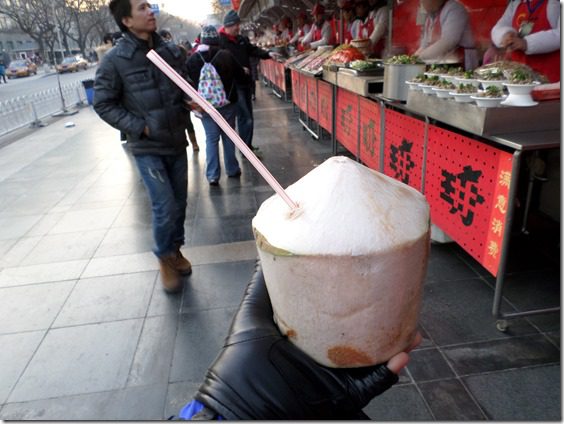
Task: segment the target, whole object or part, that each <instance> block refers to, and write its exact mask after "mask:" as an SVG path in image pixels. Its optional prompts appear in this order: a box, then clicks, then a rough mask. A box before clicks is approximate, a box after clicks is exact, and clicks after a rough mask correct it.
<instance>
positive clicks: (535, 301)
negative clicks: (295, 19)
mask: <svg viewBox="0 0 564 424" xmlns="http://www.w3.org/2000/svg"><path fill="white" fill-rule="evenodd" d="M255 108H256V109H255V114H256V130H255V139H256V144H257V145H258V146H260V147H261V149H262V150H263V152H264V163H265V164H266V165H267V166H268V168H269V169H270V170H271V172H272V173H273V174H274V175H275V176H276V177H277V178H278V179H279V180H280V182H281V184H282V185H283V186H286V185H288V184H290V183H292V182H294V181H295V180H296V179H298V178H299V177H301V176H302V175H304V174H305V173H307V172H308V171H309V170H311V169H312V168H313V167H314V166H315V165H317V164H319V163H321V162H322V161H323V160H324V159H326V158H327V157H329V156H330V155H331V150H332V149H331V145H330V142H329V141H328V140H324V141H315V140H313V139H312V138H311V137H310V136H309V134H308V133H307V132H305V131H303V130H302V128H301V126H300V124H299V123H298V120H297V116H296V114H295V113H294V112H293V110H292V107H291V105H289V104H288V103H284V102H283V101H281V100H279V99H278V98H276V97H274V96H273V95H272V94H270V92H269V90H267V89H266V88H264V87H261V88H260V90H259V96H258V99H257V101H256V104H255ZM68 121H72V122H74V123H75V126H74V127H70V128H65V126H64V124H65V123H66V122H68ZM196 125H197V129H198V138H199V140H201V141H200V144H201V145H202V146H203V145H204V144H205V143H204V141H203V140H204V137H203V132H202V129H201V126H200V125H199V124H196ZM188 151H189V205H188V210H187V220H186V234H187V243H186V246H185V247H184V248H183V251H184V253H185V254H186V256H188V257H189V258H190V259H191V260H192V262H193V263H194V273H193V275H192V276H191V277H190V278H189V280H188V284H187V285H186V287H185V289H184V292H183V293H182V294H181V295H177V296H167V295H165V294H164V293H163V291H162V290H161V288H160V286H159V282H158V271H157V266H156V265H157V264H156V260H155V259H154V257H153V256H152V253H151V231H150V209H149V207H148V203H147V197H146V195H145V192H144V190H143V187H142V185H141V182H140V179H139V177H138V176H137V173H136V170H135V167H134V164H133V163H132V160H131V158H130V157H129V156H128V154H127V153H126V151H125V150H124V149H123V148H122V146H121V145H120V142H119V135H118V133H117V131H115V130H114V129H112V128H110V127H108V126H107V125H105V124H104V123H103V122H101V121H100V120H99V119H98V118H97V116H96V115H95V113H94V112H93V111H92V110H91V109H90V108H83V109H81V110H80V113H79V114H77V115H75V116H72V117H68V118H65V119H62V120H59V121H56V122H53V123H51V125H49V126H48V127H46V128H42V129H40V130H37V131H34V132H28V133H27V134H25V136H22V137H21V138H19V139H18V140H17V141H15V142H13V143H11V144H9V145H6V146H5V147H3V148H2V149H0V258H1V259H0V419H4V420H12V419H15V420H34V419H35V420H107V419H111V420H161V419H166V418H167V417H169V416H170V415H175V414H177V413H178V411H179V408H180V407H181V406H183V405H184V404H185V403H186V402H187V401H188V400H189V399H190V397H191V394H192V393H193V392H194V391H195V389H196V388H197V386H198V384H199V383H200V381H201V380H202V376H203V374H204V372H205V370H206V368H207V366H208V365H209V363H210V362H211V361H212V360H213V358H214V356H215V354H216V352H217V350H218V348H219V347H220V345H221V343H222V341H223V338H224V336H225V334H226V331H227V328H228V326H229V323H230V320H231V317H232V314H233V313H234V311H235V310H236V308H237V305H238V303H239V301H240V299H241V296H242V293H243V290H244V288H245V286H246V284H247V282H248V281H249V279H250V277H251V273H252V270H253V266H254V261H255V258H256V250H255V246H254V242H253V237H252V233H251V227H250V221H251V218H252V217H253V216H254V214H255V213H256V210H257V208H258V206H259V205H260V204H261V202H262V201H263V200H264V199H266V198H267V197H269V196H270V195H271V194H272V191H271V190H270V188H269V187H268V186H267V185H266V183H265V182H264V181H263V180H262V179H261V177H259V176H258V174H257V173H256V172H255V171H254V170H252V169H251V168H250V165H249V163H248V162H246V161H244V160H242V161H241V162H242V165H243V175H242V177H241V180H240V181H238V180H232V179H229V180H227V179H226V178H225V177H222V179H221V181H220V186H219V188H211V189H210V187H209V186H208V184H207V183H206V181H205V178H204V177H203V171H204V158H205V153H204V151H203V150H202V152H200V153H199V155H194V154H192V152H191V149H190V148H189V150H188ZM541 227H542V226H540V227H539V228H541ZM532 230H533V231H531V234H532V235H531V236H529V237H525V236H516V237H514V240H515V247H514V248H513V249H512V252H513V253H512V254H511V257H510V268H509V270H510V273H509V276H508V279H507V287H508V288H507V290H506V292H505V298H504V303H503V308H504V310H512V309H516V310H521V309H523V308H526V309H529V308H530V307H543V306H555V305H559V304H560V254H559V244H558V242H551V243H552V244H551V243H548V244H547V242H546V240H545V239H543V238H542V237H540V236H542V234H540V233H542V232H541V231H540V230H539V234H540V236H539V237H538V238H539V239H540V240H541V241H542V243H543V244H542V245H541V246H542V248H536V247H535V246H537V245H536V244H535V243H536V235H535V234H536V233H535V231H534V228H532ZM521 247H524V248H526V249H521ZM493 284H494V280H493V278H492V277H491V276H490V275H489V274H488V273H487V272H486V271H485V270H484V269H483V268H482V267H481V266H480V265H479V264H477V263H476V262H475V261H474V260H473V259H472V258H471V257H470V256H469V255H467V254H466V253H465V252H464V251H463V250H462V249H461V248H459V247H458V246H456V245H455V244H443V245H439V244H433V246H432V249H431V257H430V264H429V271H428V276H427V280H426V283H425V295H424V301H423V310H422V314H421V320H420V321H421V330H422V333H423V334H424V336H425V338H424V342H423V343H422V345H421V346H420V347H419V348H418V349H417V350H416V351H414V352H413V353H412V361H411V363H410V365H409V367H408V368H407V370H406V371H404V372H403V373H402V375H401V378H400V381H399V383H398V384H397V385H396V386H394V387H393V388H392V389H390V390H389V391H388V392H386V393H384V394H383V395H381V396H380V397H378V398H376V399H374V400H373V401H372V402H371V403H370V404H369V405H368V407H367V408H366V409H365V412H366V413H367V414H368V415H369V416H371V417H372V418H373V419H375V420H385V421H392V420H401V421H418V420H424V421H427V420H439V421H454V420H472V421H475V420H511V421H517V420H526V421H532V420H543V421H546V420H561V417H562V415H561V371H560V315H559V314H554V315H544V316H539V317H536V318H529V319H522V320H519V321H515V322H512V323H511V326H510V328H509V331H507V332H506V333H501V332H499V331H497V330H496V328H495V322H494V320H493V318H492V316H491V307H492V302H493Z"/></svg>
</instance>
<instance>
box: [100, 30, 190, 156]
mask: <svg viewBox="0 0 564 424" xmlns="http://www.w3.org/2000/svg"><path fill="white" fill-rule="evenodd" d="M153 46H154V49H155V51H156V52H157V53H158V54H159V55H160V56H162V57H163V59H164V60H165V61H166V62H167V63H168V64H170V65H171V66H172V67H173V68H174V69H175V70H176V71H177V72H179V73H181V74H182V75H185V67H184V64H183V62H182V56H181V54H180V50H179V49H178V48H177V47H176V46H174V45H173V44H171V43H166V42H164V41H163V40H162V38H161V37H160V36H159V35H158V34H153ZM149 50H150V49H149V44H148V43H147V42H146V41H143V40H140V39H138V38H137V37H135V36H133V35H132V34H131V33H129V32H126V33H125V34H124V36H123V39H122V40H120V41H119V43H118V44H117V45H116V46H115V47H114V48H113V49H112V50H110V51H109V52H108V53H107V54H106V55H105V56H104V58H103V60H102V63H101V64H100V66H99V67H98V70H97V71H96V80H95V82H94V110H95V111H96V113H98V115H100V117H101V118H102V119H103V120H104V121H106V122H107V123H108V124H110V125H111V126H113V127H115V128H117V129H119V130H120V131H122V132H124V133H126V134H127V145H128V147H129V149H130V150H131V152H132V153H133V154H155V155H171V154H178V153H181V152H182V151H183V150H184V149H186V146H187V145H188V143H187V141H186V132H185V129H186V121H187V119H188V111H187V110H186V109H185V108H184V101H183V98H184V93H183V92H182V90H181V89H180V88H178V86H176V85H175V84H174V83H173V82H172V81H171V80H170V79H169V78H168V77H167V76H166V75H165V74H164V73H163V72H162V71H161V70H159V69H158V68H157V67H156V66H155V65H153V63H152V62H151V61H150V60H149V59H148V58H147V57H146V54H147V53H148V52H149ZM145 126H147V127H148V128H149V136H148V137H147V136H145V135H144V134H143V130H144V128H145Z"/></svg>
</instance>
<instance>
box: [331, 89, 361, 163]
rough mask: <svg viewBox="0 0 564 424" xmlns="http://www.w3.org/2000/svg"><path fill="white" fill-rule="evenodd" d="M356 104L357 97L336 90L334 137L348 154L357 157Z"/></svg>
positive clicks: (345, 91)
mask: <svg viewBox="0 0 564 424" xmlns="http://www.w3.org/2000/svg"><path fill="white" fill-rule="evenodd" d="M358 102H359V96H357V95H356V94H354V93H351V92H350V91H347V90H344V89H342V88H338V90H337V108H336V110H335V120H336V129H335V135H336V137H337V140H338V141H339V143H341V144H342V145H343V146H345V147H346V148H347V150H348V151H349V152H351V153H352V154H354V155H355V156H356V155H358V119H359V118H358Z"/></svg>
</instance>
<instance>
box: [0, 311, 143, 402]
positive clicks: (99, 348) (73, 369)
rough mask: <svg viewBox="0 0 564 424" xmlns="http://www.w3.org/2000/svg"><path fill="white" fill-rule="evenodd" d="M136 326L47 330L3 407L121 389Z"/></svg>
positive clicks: (134, 322) (131, 323)
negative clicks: (6, 404)
mask: <svg viewBox="0 0 564 424" xmlns="http://www.w3.org/2000/svg"><path fill="white" fill-rule="evenodd" d="M142 325H143V320H141V319H137V320H127V321H117V322H110V323H103V324H93V325H82V326H76V327H67V328H58V329H54V330H50V331H49V332H48V333H47V335H46V337H45V339H44V340H43V342H42V343H41V346H40V347H39V349H38V351H37V352H36V354H35V356H34V357H33V359H32V360H31V362H30V363H29V366H28V367H27V369H26V370H25V372H24V374H23V375H22V377H21V379H20V381H19V382H18V384H17V385H16V387H15V388H14V390H13V391H12V394H11V395H10V397H9V398H8V402H9V403H12V402H24V401H30V400H38V399H46V398H57V397H60V396H70V395H76V394H85V393H93V392H100V391H107V390H116V389H120V388H122V387H124V386H125V383H126V381H127V377H128V375H129V370H130V367H131V364H132V360H133V356H134V353H135V349H136V347H137V343H138V340H139V334H140V332H141V328H142Z"/></svg>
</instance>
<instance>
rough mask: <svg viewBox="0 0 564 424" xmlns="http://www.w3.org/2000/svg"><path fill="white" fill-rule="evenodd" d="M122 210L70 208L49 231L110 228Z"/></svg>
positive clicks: (65, 231) (70, 231) (55, 232)
mask: <svg viewBox="0 0 564 424" xmlns="http://www.w3.org/2000/svg"><path fill="white" fill-rule="evenodd" d="M119 211H120V208H119V207H107V208H99V209H87V210H70V211H69V212H67V213H66V214H65V215H64V216H63V217H62V218H61V220H60V221H59V222H57V224H56V225H55V226H54V227H53V228H52V229H51V231H49V234H59V233H74V232H77V231H88V230H96V229H104V228H109V227H110V226H111V224H112V222H113V221H114V219H115V218H116V217H117V215H118V213H119Z"/></svg>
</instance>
